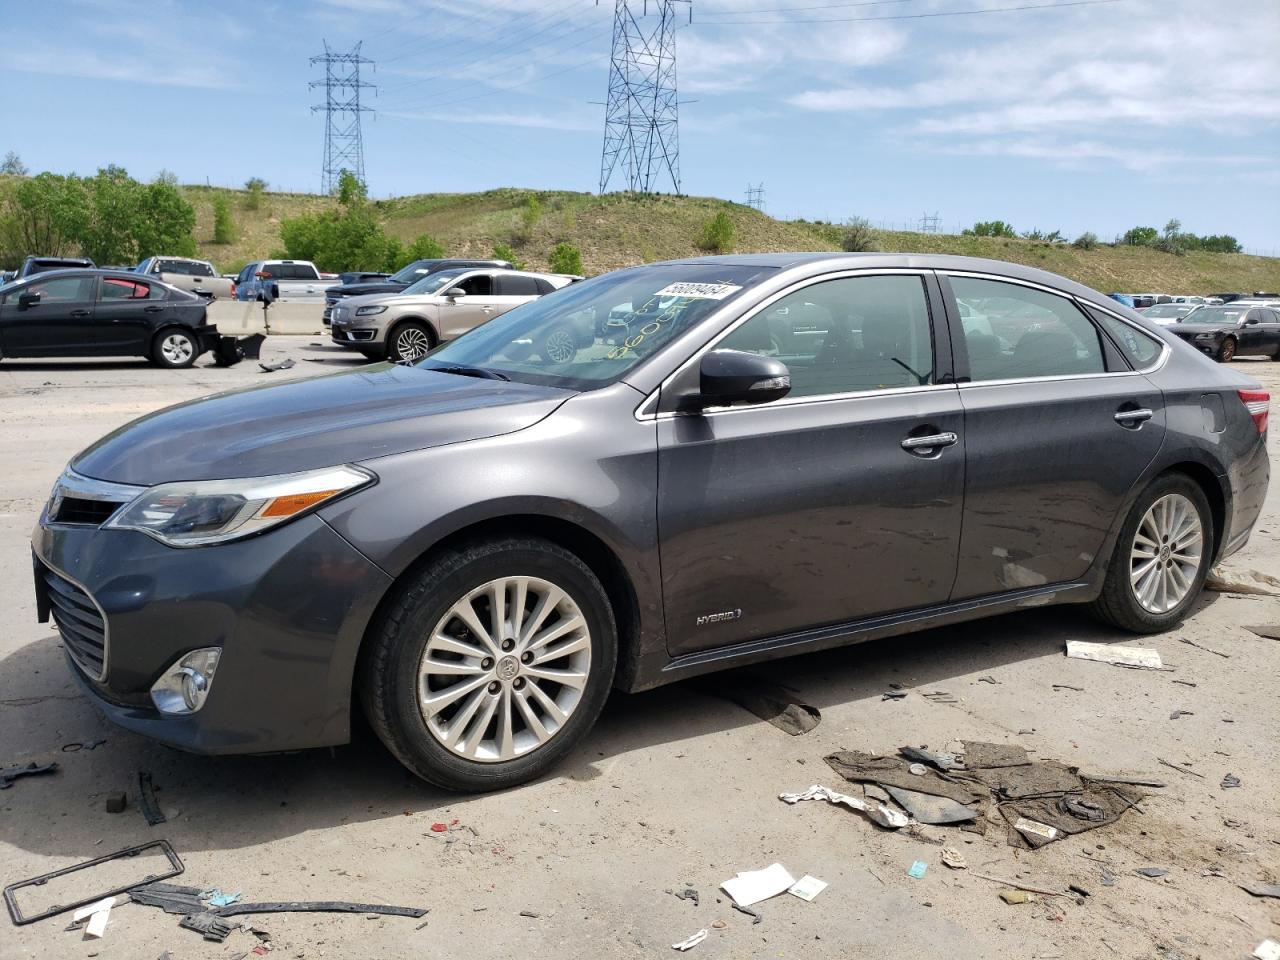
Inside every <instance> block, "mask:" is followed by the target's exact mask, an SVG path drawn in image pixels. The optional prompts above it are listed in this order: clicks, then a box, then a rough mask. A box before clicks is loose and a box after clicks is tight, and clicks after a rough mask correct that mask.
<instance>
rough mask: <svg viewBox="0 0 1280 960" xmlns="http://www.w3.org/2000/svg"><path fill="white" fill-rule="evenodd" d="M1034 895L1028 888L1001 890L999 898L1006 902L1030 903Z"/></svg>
mask: <svg viewBox="0 0 1280 960" xmlns="http://www.w3.org/2000/svg"><path fill="white" fill-rule="evenodd" d="M1035 898H1036V895H1035V894H1034V893H1031V892H1030V891H1028V890H1001V891H1000V899H1001V900H1003V901H1004V902H1005V903H1008V904H1015V903H1031V902H1032V901H1033V900H1035Z"/></svg>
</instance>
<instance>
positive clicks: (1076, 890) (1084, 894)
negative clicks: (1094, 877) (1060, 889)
mask: <svg viewBox="0 0 1280 960" xmlns="http://www.w3.org/2000/svg"><path fill="white" fill-rule="evenodd" d="M1067 889H1068V890H1070V891H1071V892H1072V893H1078V894H1080V896H1082V897H1092V896H1093V894H1092V893H1090V892H1089V891H1088V890H1086V889H1085V888H1084V887H1082V886H1080V884H1078V883H1069V884H1067Z"/></svg>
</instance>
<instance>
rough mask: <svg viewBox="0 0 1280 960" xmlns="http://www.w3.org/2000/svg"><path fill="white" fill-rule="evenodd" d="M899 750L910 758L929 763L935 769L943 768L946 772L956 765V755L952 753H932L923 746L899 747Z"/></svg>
mask: <svg viewBox="0 0 1280 960" xmlns="http://www.w3.org/2000/svg"><path fill="white" fill-rule="evenodd" d="M898 752H899V753H900V754H902V755H903V756H904V757H906V758H907V759H908V760H914V761H915V762H916V763H927V764H928V765H929V766H931V767H933V768H934V769H935V770H941V771H943V772H944V773H945V772H946V771H948V770H950V769H951V768H952V767H954V766H955V765H956V758H955V755H954V754H950V753H930V752H929V751H928V750H925V749H924V748H922V747H899V748H898Z"/></svg>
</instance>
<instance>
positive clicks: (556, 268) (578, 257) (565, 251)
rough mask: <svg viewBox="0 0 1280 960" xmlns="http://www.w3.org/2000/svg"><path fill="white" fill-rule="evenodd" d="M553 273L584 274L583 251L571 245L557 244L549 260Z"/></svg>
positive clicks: (552, 249)
mask: <svg viewBox="0 0 1280 960" xmlns="http://www.w3.org/2000/svg"><path fill="white" fill-rule="evenodd" d="M548 259H549V261H550V264H551V272H552V273H574V274H581V273H583V272H584V271H583V269H582V251H581V250H579V249H578V248H577V247H575V246H574V245H573V244H571V243H557V244H556V245H555V246H554V247H552V248H551V256H550V257H549V258H548Z"/></svg>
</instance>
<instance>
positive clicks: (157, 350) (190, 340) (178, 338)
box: [151, 327, 200, 369]
mask: <svg viewBox="0 0 1280 960" xmlns="http://www.w3.org/2000/svg"><path fill="white" fill-rule="evenodd" d="M198 356H200V345H199V344H198V343H197V342H196V338H195V336H194V335H193V334H191V333H190V332H188V331H186V330H182V329H179V328H177V327H171V328H170V329H168V330H161V331H160V332H159V333H158V334H156V338H155V340H154V341H153V342H152V344H151V359H152V361H153V362H155V363H156V364H158V365H160V366H162V367H169V368H171V369H181V368H183V367H189V366H191V365H192V364H193V363H195V362H196V357H198Z"/></svg>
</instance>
